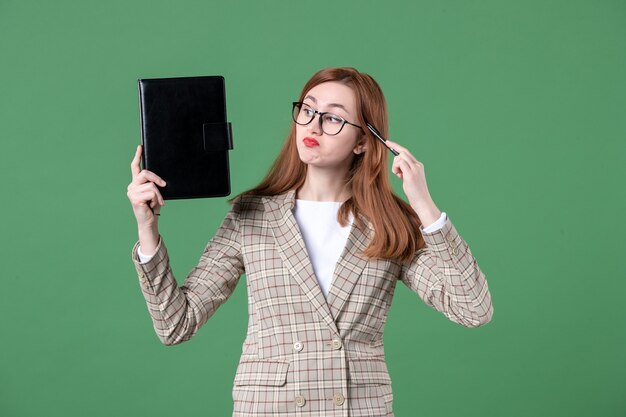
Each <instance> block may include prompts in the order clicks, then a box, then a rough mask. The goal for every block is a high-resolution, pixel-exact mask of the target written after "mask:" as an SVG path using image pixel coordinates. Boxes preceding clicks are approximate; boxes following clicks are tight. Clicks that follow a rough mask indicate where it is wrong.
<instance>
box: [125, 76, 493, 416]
mask: <svg viewBox="0 0 626 417" xmlns="http://www.w3.org/2000/svg"><path fill="white" fill-rule="evenodd" d="M292 111H293V124H292V127H291V131H290V133H289V135H288V136H287V139H286V141H285V143H284V145H283V147H282V150H281V151H280V154H279V155H278V157H277V159H276V161H275V162H274V164H273V166H272V167H271V169H270V170H269V172H268V174H267V176H266V177H265V178H264V179H263V181H261V183H260V184H259V185H258V186H257V187H255V188H253V189H252V190H249V191H246V192H244V193H242V194H240V195H238V196H237V197H235V198H234V199H233V200H232V206H231V208H230V210H229V211H228V213H227V214H226V217H225V218H224V221H223V222H222V224H221V226H220V227H219V228H218V230H217V232H216V234H215V236H213V238H212V239H211V240H210V241H209V242H208V244H207V246H206V248H205V249H204V252H203V253H202V256H201V257H200V261H199V263H198V265H197V266H196V267H194V268H193V269H192V270H191V272H190V273H189V274H188V275H187V277H186V278H185V281H184V283H183V285H182V286H180V287H179V286H178V285H177V282H176V280H175V278H174V276H173V274H172V271H171V268H170V263H169V258H168V253H167V249H166V247H165V242H164V239H163V237H162V236H160V234H159V231H158V221H157V220H158V217H157V216H158V215H159V212H160V209H161V207H162V206H163V205H164V204H165V203H164V201H163V198H162V197H161V195H160V193H159V188H158V187H159V186H160V187H163V186H165V185H166V183H165V181H164V180H163V179H161V178H160V177H159V176H157V175H156V174H155V173H153V172H149V171H147V170H141V169H140V166H139V160H140V155H141V147H138V148H137V152H136V154H135V157H134V159H133V161H132V163H131V170H132V182H131V183H130V185H129V186H128V198H129V200H130V202H131V205H132V208H133V212H134V214H135V217H136V219H137V225H138V232H139V241H138V242H137V244H135V246H134V248H133V251H132V259H133V261H134V264H135V267H136V269H137V273H138V275H139V281H140V286H141V291H142V293H143V295H144V297H145V299H146V302H147V306H148V310H149V312H150V315H151V317H152V321H153V324H154V328H155V330H156V333H157V335H158V337H159V338H160V339H161V341H162V342H163V343H164V344H167V345H173V344H177V343H180V342H183V341H186V340H189V339H190V338H191V337H193V335H194V334H196V332H197V331H198V329H199V328H200V327H201V326H202V325H203V324H204V323H205V322H206V321H207V320H208V319H209V318H210V317H211V316H212V315H213V313H215V311H216V310H217V308H218V307H219V306H220V305H222V303H224V302H225V301H226V300H227V299H228V297H229V296H230V295H231V294H232V292H233V290H234V289H235V286H236V285H237V282H238V281H239V278H240V276H241V275H242V274H244V273H245V274H246V284H247V288H248V312H249V321H248V332H247V335H246V339H245V341H244V342H243V346H242V354H241V359H240V361H239V365H238V367H237V372H236V375H235V381H234V386H233V390H232V396H233V400H234V408H233V416H326V417H328V416H344V417H347V416H351V417H356V416H368V417H372V416H393V411H392V399H393V395H392V391H391V380H390V378H389V373H388V371H387V366H386V363H385V352H384V347H383V331H384V325H385V321H386V318H387V312H388V310H389V306H390V305H391V300H392V298H393V294H394V290H395V287H396V284H397V282H398V281H399V280H400V281H402V282H403V283H404V284H405V285H406V286H408V287H409V288H410V289H411V290H412V291H414V292H415V293H417V295H418V296H419V297H420V298H421V299H422V300H423V301H424V302H425V303H426V304H427V305H429V306H431V307H432V308H434V309H436V310H438V311H440V312H441V313H443V314H444V315H445V316H446V317H447V318H448V319H450V320H452V321H454V322H456V323H459V324H461V325H463V326H467V327H478V326H481V325H483V324H485V323H488V322H489V321H490V320H491V317H492V315H493V307H492V304H491V296H490V294H489V289H488V286H487V282H486V280H485V276H484V274H483V273H482V272H481V270H480V268H479V267H478V264H477V262H476V259H475V258H474V257H473V255H472V253H471V252H470V249H469V247H468V244H467V243H466V242H465V241H464V240H463V238H462V237H461V236H460V235H459V233H458V232H457V230H456V229H455V227H454V226H453V225H452V222H451V220H450V218H449V217H448V216H447V215H446V213H445V212H444V213H442V212H440V211H439V209H438V208H437V206H436V205H435V203H434V202H433V200H432V198H431V196H430V194H429V191H428V188H427V185H426V178H425V175H424V165H423V164H422V163H421V162H420V161H418V160H417V159H416V158H415V157H414V156H413V155H412V154H411V153H410V152H409V151H408V150H407V149H406V148H404V147H402V146H400V144H398V143H395V142H391V141H387V142H386V143H385V142H384V139H383V137H386V136H387V132H388V122H387V107H386V103H385V98H384V95H383V93H382V91H381V89H380V87H379V86H378V84H377V83H376V81H374V79H373V78H372V77H370V76H369V75H367V74H364V73H361V72H359V71H357V70H355V69H354V68H327V69H323V70H321V71H319V72H317V73H316V74H314V75H313V77H312V78H311V79H310V80H309V81H308V82H307V83H306V85H305V86H304V88H303V89H302V92H301V94H300V97H299V99H298V101H297V102H294V103H293V107H292ZM368 125H371V126H373V127H374V128H373V129H370V128H369V127H368ZM373 131H375V132H376V135H375V134H374V133H373ZM377 136H381V137H380V138H379V137H377ZM390 151H391V152H393V153H394V155H395V154H397V155H396V156H395V157H394V159H393V165H392V169H391V170H392V172H393V174H395V175H397V176H398V177H399V178H400V179H401V180H402V188H403V190H404V193H405V194H406V197H407V199H408V204H407V203H406V202H405V201H403V200H402V199H401V198H399V197H398V196H396V195H395V194H394V193H393V191H392V188H391V185H390V181H389V174H388V172H387V169H388V165H387V161H388V159H387V158H388V154H389V153H390Z"/></svg>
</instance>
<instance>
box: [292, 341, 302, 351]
mask: <svg viewBox="0 0 626 417" xmlns="http://www.w3.org/2000/svg"><path fill="white" fill-rule="evenodd" d="M303 347H304V345H303V344H302V342H296V343H294V344H293V349H294V350H295V351H296V352H300V351H301V350H302V348H303Z"/></svg>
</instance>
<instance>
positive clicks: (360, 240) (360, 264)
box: [327, 217, 373, 320]
mask: <svg viewBox="0 0 626 417" xmlns="http://www.w3.org/2000/svg"><path fill="white" fill-rule="evenodd" d="M371 233H373V229H372V227H371V225H370V223H369V222H366V220H365V219H364V218H363V217H361V221H356V219H355V221H354V222H353V223H352V229H351V230H350V234H349V235H348V240H347V242H346V246H345V247H344V249H343V252H342V254H341V256H340V257H339V260H338V261H337V265H336V266H335V272H334V273H333V279H332V282H331V285H330V290H329V292H328V298H327V303H328V305H329V307H330V312H331V314H332V316H333V317H334V318H335V320H337V319H338V318H339V314H340V313H341V309H342V308H343V306H344V304H345V303H346V301H347V300H348V297H349V296H350V293H351V292H352V290H353V288H354V286H355V285H356V283H357V281H358V280H359V278H360V276H361V273H362V272H363V269H364V268H365V266H366V265H367V258H366V257H365V256H364V255H363V251H364V250H365V248H366V247H367V245H368V244H369V236H371Z"/></svg>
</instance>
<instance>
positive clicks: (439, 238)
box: [420, 216, 463, 257]
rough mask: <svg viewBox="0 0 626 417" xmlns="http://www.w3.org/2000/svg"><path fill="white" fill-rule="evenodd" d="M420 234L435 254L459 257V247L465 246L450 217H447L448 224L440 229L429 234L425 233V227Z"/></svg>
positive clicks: (421, 227) (421, 228)
mask: <svg viewBox="0 0 626 417" xmlns="http://www.w3.org/2000/svg"><path fill="white" fill-rule="evenodd" d="M420 232H421V233H422V237H423V238H424V242H426V245H427V246H428V247H429V248H430V249H432V250H433V251H434V252H438V253H447V254H450V255H453V256H452V257H454V256H456V255H457V253H456V252H458V247H459V246H461V245H462V244H463V242H462V239H461V237H460V236H459V233H458V232H457V230H456V228H455V227H454V225H453V224H452V221H451V220H450V217H449V216H447V217H446V222H445V223H444V224H443V226H442V227H441V228H440V229H437V230H435V231H433V232H430V233H427V232H424V227H423V226H420Z"/></svg>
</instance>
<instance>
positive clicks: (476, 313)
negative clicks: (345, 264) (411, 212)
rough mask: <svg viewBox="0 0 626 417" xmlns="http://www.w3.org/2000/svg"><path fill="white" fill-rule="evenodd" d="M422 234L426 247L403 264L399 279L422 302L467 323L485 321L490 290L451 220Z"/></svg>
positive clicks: (489, 312)
mask: <svg viewBox="0 0 626 417" xmlns="http://www.w3.org/2000/svg"><path fill="white" fill-rule="evenodd" d="M420 229H421V230H422V236H423V237H424V241H425V242H426V247H425V248H423V249H420V250H419V251H418V252H417V253H416V255H415V258H413V261H412V262H411V263H409V264H405V265H404V267H403V269H402V274H401V280H402V282H404V283H405V284H406V286H407V287H409V288H410V289H411V290H412V291H413V292H415V293H417V294H418V295H419V296H420V298H421V299H422V300H424V302H425V303H426V304H427V305H428V306H430V307H432V308H434V309H436V310H437V311H440V312H441V313H443V314H444V315H445V316H446V317H447V318H448V319H450V320H452V321H454V322H456V323H459V324H461V325H463V326H466V327H478V326H481V325H483V324H486V323H488V322H489V321H490V320H491V317H492V316H493V306H492V304H491V294H490V293H489V288H488V286H487V281H486V279H485V276H484V274H483V273H482V271H481V270H480V268H479V267H478V263H477V262H476V259H475V258H474V256H473V255H472V252H471V251H470V248H469V246H468V245H467V243H466V242H465V241H464V240H463V238H461V236H460V235H459V234H458V232H457V230H456V229H455V227H454V225H453V224H452V222H451V221H450V218H449V217H448V219H447V220H446V222H445V224H444V225H443V227H442V228H441V229H439V230H436V231H433V232H432V233H424V232H423V227H420Z"/></svg>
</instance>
